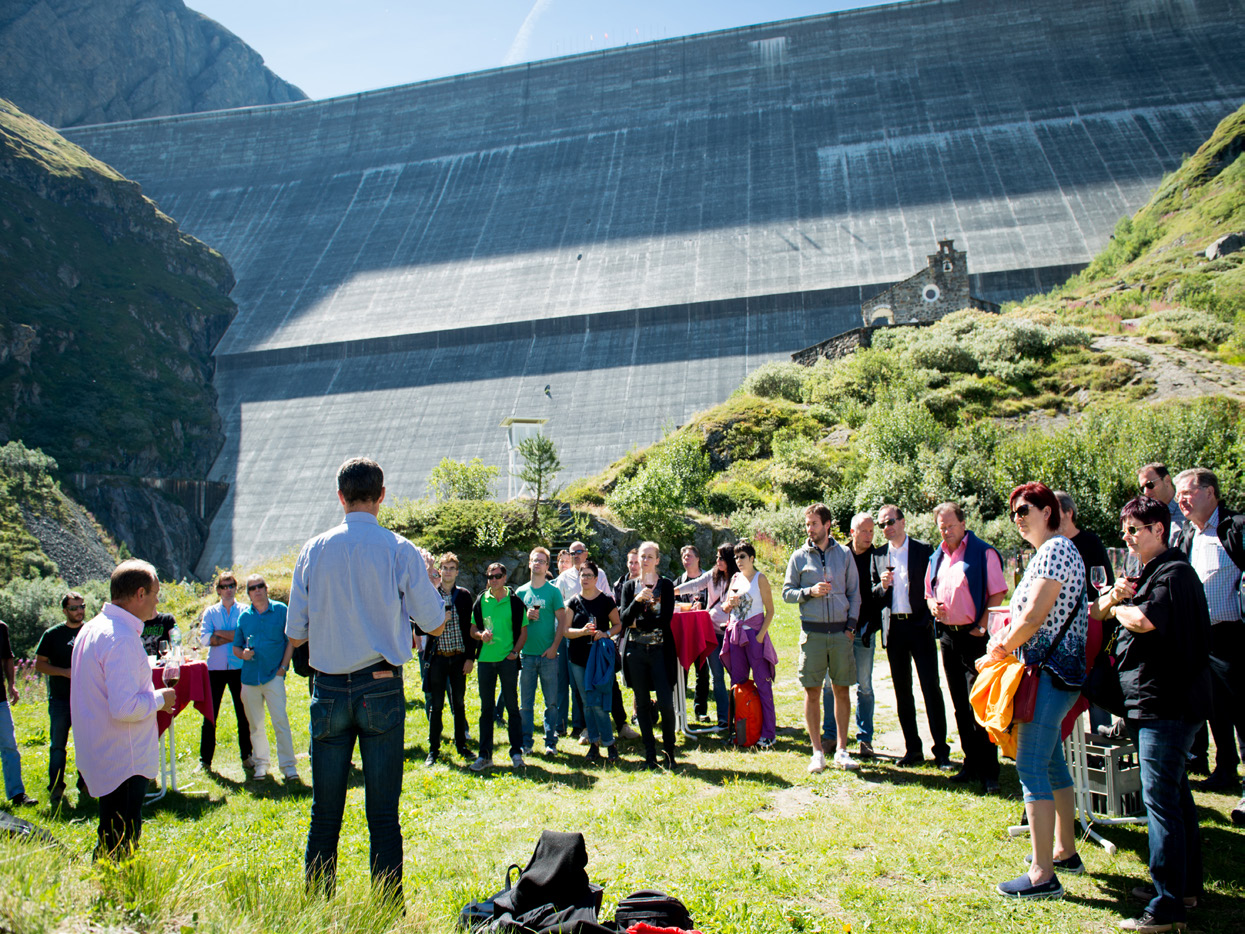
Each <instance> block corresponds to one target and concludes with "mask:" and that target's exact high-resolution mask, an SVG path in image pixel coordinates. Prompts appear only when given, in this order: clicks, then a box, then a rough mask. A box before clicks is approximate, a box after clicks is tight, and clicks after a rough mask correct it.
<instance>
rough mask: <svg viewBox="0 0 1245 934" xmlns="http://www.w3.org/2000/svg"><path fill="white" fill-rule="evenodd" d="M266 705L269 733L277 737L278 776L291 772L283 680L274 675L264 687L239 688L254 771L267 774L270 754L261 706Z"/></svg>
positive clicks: (291, 743) (291, 739)
mask: <svg viewBox="0 0 1245 934" xmlns="http://www.w3.org/2000/svg"><path fill="white" fill-rule="evenodd" d="M265 704H267V705H268V717H269V719H271V720H272V731H273V732H274V733H275V734H276V735H277V764H278V765H279V766H280V767H281V774H282V775H284V774H286V773H288V772H295V771H297V770H298V766H297V765H296V764H295V762H294V736H293V734H291V733H290V720H289V717H287V716H286V715H285V679H284V678H283V677H281V676H280V675H277V676H276V677H275V678H273V679H272V680H271V681H269V682H267V683H266V684H244V685H242V707H243V709H244V710H246V720H247V722H248V723H249V724H250V725H251V755H253V756H254V757H255V771H257V772H258V771H261V770H262V771H264V772H267V771H268V762H269V757H270V752H269V748H268V730H267V728H266V727H265V726H264V705H265Z"/></svg>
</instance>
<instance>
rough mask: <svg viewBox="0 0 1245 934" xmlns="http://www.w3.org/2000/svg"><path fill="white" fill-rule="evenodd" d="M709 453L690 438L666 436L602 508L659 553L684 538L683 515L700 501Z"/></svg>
mask: <svg viewBox="0 0 1245 934" xmlns="http://www.w3.org/2000/svg"><path fill="white" fill-rule="evenodd" d="M710 476H711V471H710V469H709V455H708V454H707V453H705V450H704V448H703V447H702V446H701V445H700V444H699V443H698V442H697V440H696V438H694V437H693V436H692V435H691V434H688V433H683V434H676V435H672V436H671V437H669V438H666V439H665V440H663V441H660V442H658V443H657V444H656V445H654V446H653V447H652V448H650V450H649V453H648V456H647V457H646V458H645V461H644V466H643V468H641V470H640V471H639V473H637V474H636V475H635V476H634V477H632V478H631V479H629V480H625V481H622V482H620V483H619V484H618V486H617V487H616V488H615V489H614V492H613V493H611V494H610V495H609V496H608V497H607V498H606V504H607V505H608V506H609V508H610V509H612V510H613V511H614V514H615V515H617V516H618V517H619V518H620V519H621V520H622V521H623V522H624V523H626V524H627V525H629V526H631V527H632V528H634V529H636V530H637V531H639V532H640V533H641V534H642V535H647V536H648V537H649V538H651V539H652V540H653V541H655V542H657V543H658V544H660V545H661V546H662V548H663V550H664V551H666V552H667V553H670V548H671V547H673V546H677V545H679V544H681V543H682V542H683V540H684V539H685V538H686V533H685V529H686V524H687V522H686V519H685V518H684V513H685V512H686V510H687V509H688V508H690V507H692V506H697V505H699V504H700V503H701V502H703V499H704V491H705V484H706V483H707V482H708V480H709V478H710Z"/></svg>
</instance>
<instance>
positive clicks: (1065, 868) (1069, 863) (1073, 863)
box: [1025, 853, 1086, 876]
mask: <svg viewBox="0 0 1245 934" xmlns="http://www.w3.org/2000/svg"><path fill="white" fill-rule="evenodd" d="M1025 864H1026V865H1032V864H1033V854H1032V853H1030V854H1028V855H1027V856H1026V857H1025ZM1055 868H1056V869H1058V870H1059V871H1060V872H1066V873H1067V874H1068V875H1070V876H1079V875H1081V874H1082V873H1084V872H1085V871H1086V869H1085V864H1084V863H1083V862H1081V854H1080V853H1073V854H1072V855H1071V856H1069V857H1068V858H1067V859H1057V860H1055Z"/></svg>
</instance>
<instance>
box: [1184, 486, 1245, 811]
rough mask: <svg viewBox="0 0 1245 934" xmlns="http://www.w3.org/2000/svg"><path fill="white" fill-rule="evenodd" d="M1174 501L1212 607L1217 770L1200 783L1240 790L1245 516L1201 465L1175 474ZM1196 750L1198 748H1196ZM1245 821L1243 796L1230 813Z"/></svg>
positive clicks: (1244, 718)
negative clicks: (1221, 496)
mask: <svg viewBox="0 0 1245 934" xmlns="http://www.w3.org/2000/svg"><path fill="white" fill-rule="evenodd" d="M1176 501H1177V502H1178V503H1179V505H1180V509H1181V511H1182V512H1183V513H1184V514H1185V517H1186V518H1187V519H1188V522H1186V523H1185V527H1184V529H1183V530H1182V531H1181V534H1180V537H1179V539H1178V540H1177V544H1176V547H1177V548H1178V549H1179V550H1180V552H1181V553H1182V554H1184V556H1185V557H1186V558H1187V559H1188V561H1189V563H1190V564H1191V565H1193V570H1194V571H1196V572H1197V576H1198V578H1199V579H1200V580H1201V582H1202V587H1203V589H1204V591H1205V593H1206V603H1207V606H1208V608H1209V611H1210V624H1211V625H1210V671H1211V684H1212V688H1213V692H1214V694H1213V703H1212V705H1211V710H1212V715H1211V718H1210V731H1211V733H1212V734H1213V735H1214V737H1215V768H1214V771H1212V772H1211V774H1210V778H1208V779H1207V780H1206V781H1204V782H1203V783H1202V787H1203V788H1205V789H1207V790H1208V791H1231V792H1237V793H1239V792H1240V790H1241V782H1240V778H1239V777H1238V776H1237V765H1238V764H1239V761H1240V758H1239V756H1238V754H1237V740H1238V738H1245V688H1242V687H1241V686H1240V685H1241V681H1242V679H1243V678H1245V623H1243V622H1242V620H1241V571H1242V570H1245V515H1237V514H1236V513H1234V512H1233V511H1232V510H1231V509H1229V508H1228V507H1227V506H1225V505H1224V504H1223V503H1222V502H1220V500H1219V478H1218V477H1216V476H1215V474H1214V473H1213V472H1212V471H1210V470H1207V469H1205V468H1203V467H1194V468H1191V469H1189V470H1185V471H1181V472H1180V473H1179V474H1177V476H1176ZM1197 751H1199V752H1200V750H1197ZM1232 820H1233V822H1234V823H1237V824H1243V825H1245V799H1243V800H1242V801H1241V803H1240V804H1238V805H1237V807H1236V808H1235V809H1234V810H1233V812H1232Z"/></svg>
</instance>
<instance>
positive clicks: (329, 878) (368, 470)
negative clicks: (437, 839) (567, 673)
mask: <svg viewBox="0 0 1245 934" xmlns="http://www.w3.org/2000/svg"><path fill="white" fill-rule="evenodd" d="M384 498H385V475H384V472H383V471H382V470H381V469H380V465H379V464H377V463H376V462H375V461H372V460H368V459H367V458H364V457H356V458H352V459H350V460H348V461H346V462H345V463H344V464H342V465H341V467H340V468H339V469H338V471H337V499H338V500H339V501H340V502H341V504H342V508H343V509H344V510H345V513H346V516H345V521H344V522H343V523H342V524H341V525H339V526H337V527H336V528H332V529H329V530H328V531H327V532H324V533H322V534H320V535H317V536H316V537H315V538H313V539H311V540H310V541H309V542H307V544H305V545H304V546H303V550H302V551H301V552H300V553H299V556H298V561H297V562H295V564H294V579H293V583H292V584H291V588H290V605H289V613H288V616H287V620H286V625H285V634H286V635H287V636H289V637H290V642H291V644H292V645H294V646H299V645H302V644H303V643H304V642H306V643H308V649H309V654H310V661H311V667H312V669H313V670H314V672H315V675H314V678H315V683H314V685H313V687H312V694H311V721H312V723H315V724H316V725H317V726H316V735H315V736H313V738H312V742H311V789H312V799H311V828H310V830H309V831H308V834H307V856H306V872H307V882H308V884H309V885H311V886H314V887H317V888H320V889H322V890H323V891H324V892H325V893H326V894H328V895H332V893H333V892H334V890H335V888H336V879H337V840H338V836H339V834H340V832H341V823H342V812H343V811H344V809H345V806H346V781H347V778H348V776H349V772H350V757H351V754H352V753H353V751H354V744H355V740H356V739H357V740H358V742H359V752H360V754H361V755H362V757H363V779H364V785H363V788H364V796H365V802H366V812H367V824H368V834H369V836H370V838H371V860H370V864H371V867H372V885H373V886H374V887H377V888H379V889H381V891H382V894H383V895H384V896H385V897H387V898H392V899H394V900H395V901H396V902H399V903H400V902H401V901H402V831H401V829H400V827H399V825H398V795H399V793H400V792H401V790H402V760H403V756H404V753H405V743H404V740H405V738H404V735H403V733H404V731H403V727H404V726H405V720H406V697H405V693H404V691H403V683H402V666H403V665H404V664H406V663H407V662H409V661H410V660H411V655H412V652H411V648H412V645H411V643H412V640H411V621H414V622H415V624H416V625H417V626H418V627H419V628H420V629H422V630H423V631H424V632H426V633H429V634H430V635H440V634H441V631H442V629H443V628H444V626H445V606H444V604H443V603H442V600H441V594H440V593H439V592H438V591H437V588H436V586H435V585H434V584H433V582H432V580H431V579H430V578H431V574H430V570H431V568H432V558H431V557H430V556H428V555H427V554H425V553H424V552H423V551H421V550H420V549H418V548H416V547H415V546H414V545H412V544H411V543H410V542H408V541H407V540H406V539H405V538H403V537H402V536H401V535H397V534H395V533H394V532H390V531H389V530H388V529H384V528H381V526H380V525H379V523H378V522H377V521H376V516H377V514H378V513H379V512H380V504H381V502H382V501H383V500H384Z"/></svg>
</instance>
